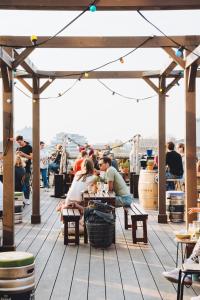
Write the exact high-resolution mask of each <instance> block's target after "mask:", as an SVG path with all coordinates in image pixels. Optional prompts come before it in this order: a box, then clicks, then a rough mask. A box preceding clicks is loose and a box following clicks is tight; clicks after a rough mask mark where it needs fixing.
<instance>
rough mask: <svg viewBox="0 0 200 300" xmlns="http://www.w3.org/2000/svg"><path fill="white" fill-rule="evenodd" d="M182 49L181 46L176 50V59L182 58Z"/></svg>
mask: <svg viewBox="0 0 200 300" xmlns="http://www.w3.org/2000/svg"><path fill="white" fill-rule="evenodd" d="M183 49H184V48H183V46H181V47H179V48H178V49H177V50H176V52H175V54H176V56H177V57H183Z"/></svg>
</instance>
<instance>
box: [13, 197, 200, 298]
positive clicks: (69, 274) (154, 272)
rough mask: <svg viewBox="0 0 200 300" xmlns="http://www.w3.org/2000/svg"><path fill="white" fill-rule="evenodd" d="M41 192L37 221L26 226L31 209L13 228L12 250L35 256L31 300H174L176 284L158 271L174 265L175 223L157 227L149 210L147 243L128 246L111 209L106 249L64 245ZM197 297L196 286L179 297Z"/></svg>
mask: <svg viewBox="0 0 200 300" xmlns="http://www.w3.org/2000/svg"><path fill="white" fill-rule="evenodd" d="M50 194H51V193H47V192H46V193H45V192H43V193H42V202H41V215H42V223H41V224H39V225H32V224H30V214H31V207H28V206H27V207H26V209H25V211H24V217H23V220H24V221H23V223H22V224H19V225H16V245H17V250H21V251H28V252H31V253H33V254H34V255H35V257H36V300H48V299H53V300H64V299H70V300H79V299H80V300H86V299H89V300H94V299H95V300H104V299H106V300H122V299H126V300H134V299H135V300H140V299H145V300H150V299H151V300H153V299H166V300H167V299H169V300H173V299H176V285H173V284H171V283H169V282H168V281H167V280H166V279H165V278H163V276H162V275H161V273H162V272H163V271H164V270H169V269H171V268H174V267H175V258H176V243H175V242H174V240H173V230H175V228H177V227H179V228H180V225H172V224H167V225H166V224H165V225H161V224H158V223H157V219H156V215H155V214H154V213H153V212H149V221H148V238H149V244H148V245H143V244H140V245H133V244H132V241H131V233H130V230H124V228H123V211H122V210H121V209H118V210H117V221H116V227H117V234H116V237H117V243H116V245H113V246H112V247H111V248H110V249H108V250H104V251H103V250H97V249H94V248H91V247H90V246H89V245H84V243H83V240H81V244H80V246H74V245H70V246H64V244H63V236H62V234H61V232H60V226H61V224H60V220H59V215H58V213H57V212H56V211H55V207H56V205H57V203H58V201H59V199H56V198H51V197H50ZM196 294H200V289H199V288H198V286H195V287H193V288H186V289H185V297H184V299H188V300H189V299H190V298H191V296H194V295H196Z"/></svg>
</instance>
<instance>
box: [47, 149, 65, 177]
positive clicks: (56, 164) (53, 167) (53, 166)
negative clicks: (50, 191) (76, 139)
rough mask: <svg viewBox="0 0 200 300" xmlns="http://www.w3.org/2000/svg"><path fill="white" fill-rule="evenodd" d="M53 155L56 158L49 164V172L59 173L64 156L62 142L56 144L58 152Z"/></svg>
mask: <svg viewBox="0 0 200 300" xmlns="http://www.w3.org/2000/svg"><path fill="white" fill-rule="evenodd" d="M52 156H54V157H55V158H54V160H53V162H52V163H50V164H49V172H54V173H56V174H59V170H60V161H61V156H62V145H60V144H58V145H56V152H55V154H53V155H52Z"/></svg>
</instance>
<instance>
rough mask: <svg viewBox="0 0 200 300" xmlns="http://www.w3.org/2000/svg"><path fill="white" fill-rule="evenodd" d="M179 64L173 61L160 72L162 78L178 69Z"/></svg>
mask: <svg viewBox="0 0 200 300" xmlns="http://www.w3.org/2000/svg"><path fill="white" fill-rule="evenodd" d="M176 65H177V63H176V62H175V61H174V60H173V59H171V60H170V62H169V63H168V64H167V66H165V67H164V68H163V69H162V70H161V71H160V76H163V75H164V76H167V75H168V74H170V73H171V71H172V70H173V69H174V68H175V67H176Z"/></svg>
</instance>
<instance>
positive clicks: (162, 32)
mask: <svg viewBox="0 0 200 300" xmlns="http://www.w3.org/2000/svg"><path fill="white" fill-rule="evenodd" d="M137 13H138V14H139V15H140V16H141V17H142V18H143V19H144V20H145V21H146V22H147V23H149V24H150V25H151V26H153V27H154V28H155V29H156V30H158V31H159V32H160V33H161V34H162V35H164V36H165V37H166V38H167V39H168V40H169V41H171V42H172V43H174V44H175V45H177V46H178V47H179V48H183V49H185V50H187V51H189V52H190V53H193V54H194V55H196V56H197V57H198V58H200V56H199V55H198V54H197V53H195V52H194V51H192V50H190V49H188V48H186V47H185V46H183V45H181V44H179V43H178V42H176V41H175V40H174V39H172V38H171V37H169V36H168V35H166V34H165V33H164V31H162V30H161V29H160V28H158V27H157V26H156V25H155V24H153V23H152V22H151V21H150V20H149V19H147V17H145V16H144V15H143V14H142V13H141V11H140V10H137Z"/></svg>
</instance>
